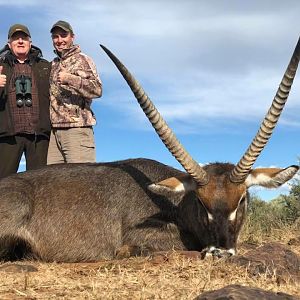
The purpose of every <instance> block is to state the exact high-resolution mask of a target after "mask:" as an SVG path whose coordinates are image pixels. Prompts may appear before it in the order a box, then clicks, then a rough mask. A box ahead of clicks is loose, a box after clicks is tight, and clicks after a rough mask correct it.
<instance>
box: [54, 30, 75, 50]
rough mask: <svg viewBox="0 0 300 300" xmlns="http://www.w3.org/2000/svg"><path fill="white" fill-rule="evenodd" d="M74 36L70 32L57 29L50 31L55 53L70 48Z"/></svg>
mask: <svg viewBox="0 0 300 300" xmlns="http://www.w3.org/2000/svg"><path fill="white" fill-rule="evenodd" d="M73 41H74V35H73V34H71V33H70V32H67V31H64V30H63V29H61V28H59V27H55V28H54V29H53V31H52V42H53V46H54V48H55V49H56V51H57V52H59V53H61V52H62V50H65V49H69V48H71V47H72V45H73Z"/></svg>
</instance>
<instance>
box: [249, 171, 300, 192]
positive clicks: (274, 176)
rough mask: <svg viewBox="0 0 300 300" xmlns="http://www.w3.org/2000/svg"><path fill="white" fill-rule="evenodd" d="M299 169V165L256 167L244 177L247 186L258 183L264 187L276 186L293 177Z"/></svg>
mask: <svg viewBox="0 0 300 300" xmlns="http://www.w3.org/2000/svg"><path fill="white" fill-rule="evenodd" d="M298 170H299V166H295V165H292V166H289V167H287V168H285V169H280V168H258V169H254V170H252V171H251V172H250V173H249V175H248V177H247V178H246V181H245V184H246V186H247V187H250V186H252V185H260V186H263V187H266V188H276V187H279V186H281V185H282V184H284V183H285V182H287V181H288V180H290V179H291V178H293V176H294V175H295V174H296V173H297V171H298Z"/></svg>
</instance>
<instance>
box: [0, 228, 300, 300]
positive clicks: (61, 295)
mask: <svg viewBox="0 0 300 300" xmlns="http://www.w3.org/2000/svg"><path fill="white" fill-rule="evenodd" d="M245 229H246V230H247V228H245ZM289 230H290V229H289ZM289 230H286V231H285V232H283V231H282V232H277V233H276V235H275V234H274V236H277V237H278V239H277V241H280V242H283V243H287V241H288V240H289V239H291V238H293V237H296V236H297V234H298V237H299V232H291V231H289ZM246 237H247V236H246V235H245V233H243V234H242V236H241V238H242V240H241V242H243V241H246V240H247V238H246ZM248 237H249V236H248ZM266 239H268V237H267V238H266ZM270 239H271V237H270ZM258 240H259V238H258ZM272 240H274V238H273V239H272ZM261 242H263V241H261ZM291 250H293V251H294V252H295V253H298V254H299V255H300V246H299V245H297V246H291ZM243 251H244V250H243V248H241V249H240V252H241V253H243ZM20 264H31V265H34V266H36V267H37V268H38V272H31V273H22V272H21V273H11V272H7V271H6V272H3V271H1V272H0V276H1V284H0V299H194V298H195V297H196V296H198V295H200V294H201V293H202V292H204V291H210V290H215V289H218V288H222V287H224V286H227V285H229V284H241V285H246V286H251V287H259V288H263V289H265V290H269V291H274V292H278V291H280V292H285V293H288V294H292V295H298V296H299V297H300V284H292V283H290V282H284V283H278V281H277V280H276V276H273V277H270V276H267V275H266V274H262V275H260V276H259V277H250V276H249V274H248V273H247V270H246V269H245V268H243V267H239V266H237V265H234V264H230V263H228V262H226V261H223V260H216V259H212V258H206V259H205V260H199V259H198V260H197V259H188V258H186V257H183V256H180V255H178V254H176V253H173V254H171V255H170V257H169V258H166V257H158V258H154V259H150V258H130V259H125V260H119V261H101V262H97V263H84V264H56V263H51V264H49V263H40V262H28V261H27V262H21V263H20Z"/></svg>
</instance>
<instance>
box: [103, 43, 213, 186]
mask: <svg viewBox="0 0 300 300" xmlns="http://www.w3.org/2000/svg"><path fill="white" fill-rule="evenodd" d="M100 46H101V47H102V49H103V50H104V51H105V52H106V54H107V55H108V56H109V57H110V59H111V60H112V61H113V62H114V64H115V65H116V67H117V68H118V69H119V71H120V73H121V74H122V76H123V77H124V79H125V80H126V81H127V83H128V85H129V87H130V89H131V90H132V92H133V94H134V96H135V98H136V99H137V101H138V103H139V104H140V106H141V108H142V109H143V111H144V113H145V114H146V116H147V118H148V119H149V121H150V122H151V124H152V126H153V128H154V129H155V131H156V132H157V134H158V135H159V137H160V139H161V140H162V142H163V143H164V144H165V146H166V147H167V148H168V149H169V151H170V152H171V153H172V155H173V156H174V157H175V158H176V159H177V161H178V162H179V163H180V164H181V165H182V167H183V168H184V169H185V170H186V171H187V173H189V174H190V175H191V176H192V177H193V178H194V180H195V181H196V182H197V184H198V185H200V186H201V185H205V184H207V183H208V180H209V178H208V176H207V174H206V172H205V171H204V169H203V168H202V167H200V166H199V164H198V163H197V162H196V161H194V160H193V158H192V157H191V156H190V154H189V153H188V152H187V151H186V150H185V149H184V147H183V146H182V145H181V144H180V142H179V141H178V139H177V138H176V136H175V134H174V133H173V132H172V130H171V128H170V127H169V126H168V125H167V123H166V122H165V121H164V119H163V118H162V116H161V115H160V113H159V112H158V110H157V109H156V107H155V106H154V104H153V103H152V101H151V99H150V98H149V97H148V96H147V94H146V93H145V91H144V90H143V88H142V87H141V85H140V84H139V83H138V82H137V80H136V79H135V78H134V77H133V76H132V75H131V74H130V72H129V71H128V70H127V68H126V67H125V66H124V65H123V64H122V63H121V62H120V61H119V59H118V58H117V57H116V56H115V55H114V54H112V53H111V51H109V50H108V49H107V48H106V47H104V46H103V45H100Z"/></svg>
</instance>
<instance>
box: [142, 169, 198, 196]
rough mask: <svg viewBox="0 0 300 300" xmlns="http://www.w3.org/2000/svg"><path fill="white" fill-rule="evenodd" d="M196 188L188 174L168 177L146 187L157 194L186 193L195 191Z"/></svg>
mask: <svg viewBox="0 0 300 300" xmlns="http://www.w3.org/2000/svg"><path fill="white" fill-rule="evenodd" d="M196 187H197V185H196V182H195V181H194V180H193V179H192V177H191V176H190V175H188V174H183V175H179V176H176V177H170V178H167V179H164V180H163V181H160V182H157V183H152V184H150V185H148V189H149V190H150V191H152V192H155V193H158V194H161V193H165V192H175V193H187V192H190V191H192V190H195V189H196Z"/></svg>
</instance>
